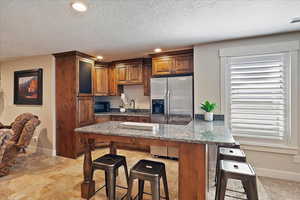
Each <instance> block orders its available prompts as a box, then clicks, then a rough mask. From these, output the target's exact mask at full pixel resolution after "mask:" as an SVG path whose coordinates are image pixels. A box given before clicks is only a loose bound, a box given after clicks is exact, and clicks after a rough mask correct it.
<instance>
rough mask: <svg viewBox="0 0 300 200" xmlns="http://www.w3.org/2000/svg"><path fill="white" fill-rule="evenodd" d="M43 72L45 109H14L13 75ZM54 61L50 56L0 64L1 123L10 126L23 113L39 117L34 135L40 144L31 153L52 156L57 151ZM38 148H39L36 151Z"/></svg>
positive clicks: (40, 107) (31, 144)
mask: <svg viewBox="0 0 300 200" xmlns="http://www.w3.org/2000/svg"><path fill="white" fill-rule="evenodd" d="M37 68H42V69H43V105H15V104H14V103H13V97H14V91H13V90H14V72H15V71H19V70H29V69H37ZM54 68H55V60H54V57H53V56H51V55H47V56H34V57H27V58H24V59H18V60H14V61H8V62H2V63H1V64H0V71H1V81H0V88H1V89H2V91H3V93H2V95H0V121H1V122H2V123H4V124H10V123H11V122H12V121H14V119H15V118H16V116H18V115H19V114H21V113H24V112H30V113H33V114H35V115H37V116H38V117H39V119H40V120H41V124H40V125H39V127H38V128H37V129H36V131H35V135H34V136H37V137H38V142H37V143H34V142H33V140H32V141H31V143H30V149H31V150H34V151H35V150H39V151H43V152H44V153H47V154H52V150H53V149H54V148H53V147H54V144H55V141H54V139H53V138H54V137H55V136H54V134H55V128H54V127H55V120H54V119H55V91H54V90H55V85H54V84H55V82H54V76H55V74H54ZM37 147H38V148H37Z"/></svg>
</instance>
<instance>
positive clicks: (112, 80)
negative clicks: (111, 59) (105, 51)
mask: <svg viewBox="0 0 300 200" xmlns="http://www.w3.org/2000/svg"><path fill="white" fill-rule="evenodd" d="M117 93H118V91H117V83H116V68H115V67H114V66H110V67H109V70H108V94H109V96H117Z"/></svg>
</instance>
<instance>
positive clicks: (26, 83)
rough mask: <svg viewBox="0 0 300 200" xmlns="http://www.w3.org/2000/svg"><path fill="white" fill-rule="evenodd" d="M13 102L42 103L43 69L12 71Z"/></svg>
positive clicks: (22, 103) (24, 103) (23, 103)
mask: <svg viewBox="0 0 300 200" xmlns="http://www.w3.org/2000/svg"><path fill="white" fill-rule="evenodd" d="M14 104H19V105H42V104H43V69H41V68H40V69H33V70H23V71H15V72H14Z"/></svg>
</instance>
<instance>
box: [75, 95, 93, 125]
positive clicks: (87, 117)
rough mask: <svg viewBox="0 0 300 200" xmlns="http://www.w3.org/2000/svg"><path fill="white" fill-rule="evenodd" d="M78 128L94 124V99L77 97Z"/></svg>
mask: <svg viewBox="0 0 300 200" xmlns="http://www.w3.org/2000/svg"><path fill="white" fill-rule="evenodd" d="M77 111H78V120H77V125H78V127H80V126H84V125H88V124H92V123H93V122H94V98H93V97H78V100H77Z"/></svg>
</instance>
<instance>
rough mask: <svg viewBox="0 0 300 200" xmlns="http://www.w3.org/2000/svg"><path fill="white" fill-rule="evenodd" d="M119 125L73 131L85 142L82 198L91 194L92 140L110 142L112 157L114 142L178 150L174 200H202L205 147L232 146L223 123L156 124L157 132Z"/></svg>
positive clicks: (205, 164)
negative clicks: (176, 191)
mask: <svg viewBox="0 0 300 200" xmlns="http://www.w3.org/2000/svg"><path fill="white" fill-rule="evenodd" d="M121 123H122V122H119V121H118V122H117V121H108V122H104V123H98V124H93V125H89V126H84V127H81V128H76V129H75V132H76V133H77V134H79V135H80V137H81V138H82V139H83V140H84V141H85V154H84V164H83V173H84V181H83V182H82V184H81V196H82V198H85V199H89V198H90V197H92V196H93V195H94V193H95V181H94V180H93V178H92V155H91V151H92V150H93V141H94V140H95V139H97V140H98V141H99V140H102V141H103V142H109V143H110V153H112V154H116V153H117V149H116V145H115V144H116V143H129V144H143V145H155V146H172V147H177V148H179V173H178V176H179V177H178V182H179V184H178V198H179V199H180V200H188V199H190V200H205V199H206V191H207V190H206V187H207V144H224V145H225V144H233V143H234V139H233V137H232V135H231V133H230V131H229V129H226V128H225V127H224V122H222V121H215V122H204V121H201V120H193V121H192V122H190V123H189V124H188V125H170V124H159V125H158V126H159V128H158V129H154V130H136V129H131V128H126V127H123V126H122V125H121Z"/></svg>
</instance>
